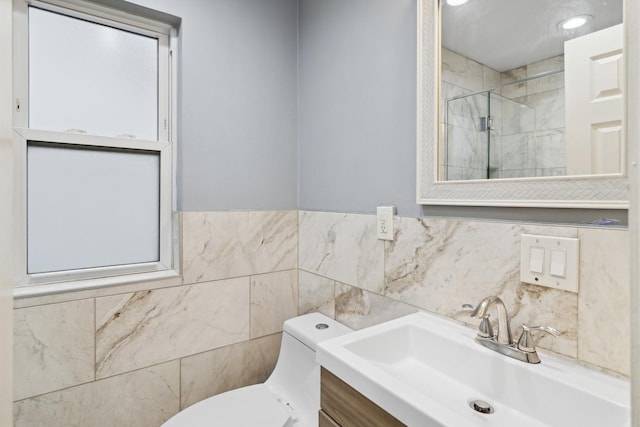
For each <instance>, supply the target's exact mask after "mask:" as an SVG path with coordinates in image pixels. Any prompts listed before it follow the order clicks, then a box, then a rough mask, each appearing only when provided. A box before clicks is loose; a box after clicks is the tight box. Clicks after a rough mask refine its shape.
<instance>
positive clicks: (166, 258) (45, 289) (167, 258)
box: [13, 0, 179, 297]
mask: <svg viewBox="0 0 640 427" xmlns="http://www.w3.org/2000/svg"><path fill="white" fill-rule="evenodd" d="M13 6H14V15H13V28H14V61H13V62H14V63H13V68H14V74H13V75H14V98H15V100H14V102H15V105H14V109H13V111H14V113H13V123H14V150H13V151H14V188H15V191H14V218H15V219H14V221H15V231H14V247H15V252H14V254H15V257H14V267H15V269H14V271H15V275H14V276H15V277H14V296H17V297H20V296H31V295H42V294H51V293H57V292H66V291H71V290H81V289H90V288H95V287H103V286H109V285H115V284H118V285H121V284H126V283H134V282H139V281H141V280H142V281H146V280H155V279H160V278H167V277H176V276H178V271H177V269H178V267H179V263H178V262H177V261H176V260H177V258H178V249H179V248H178V246H177V244H176V242H177V239H174V233H177V231H178V227H177V226H175V224H174V222H175V218H174V212H175V210H176V192H175V169H176V168H175V167H176V162H175V158H176V140H177V133H176V128H177V126H176V116H177V114H176V105H175V99H176V87H177V84H176V81H177V78H176V74H177V73H176V61H175V60H173V58H174V57H175V51H176V46H177V32H176V30H175V29H174V28H173V27H172V26H171V25H168V24H165V23H162V22H158V21H155V20H150V19H147V18H144V17H138V16H134V15H130V14H128V13H126V12H123V11H118V10H115V9H112V8H110V7H106V6H102V5H99V4H96V3H90V2H86V1H82V0H44V1H41V0H14V5H13ZM29 6H33V7H37V8H40V9H44V10H48V11H52V12H58V13H61V14H64V15H67V16H72V17H76V18H80V19H84V20H87V21H91V22H95V23H98V24H106V25H109V26H111V27H114V28H118V29H122V30H126V31H130V32H133V33H137V34H142V35H145V36H149V37H153V38H156V39H157V40H158V140H157V141H155V140H153V141H152V140H143V139H133V138H121V137H109V136H97V135H89V134H84V133H72V132H54V131H48V130H42V129H30V128H29V104H28V103H29V96H28V93H29V92H28V91H29V74H28V73H29V64H28V58H29V55H28V34H29V31H28V8H29ZM29 141H38V142H45V143H48V142H51V143H53V144H72V145H75V146H85V147H87V148H91V147H106V148H116V149H125V150H144V151H147V152H148V151H152V152H157V153H158V154H159V156H160V178H159V179H160V182H159V184H160V209H159V211H160V212H159V213H160V242H159V243H160V253H159V261H157V262H147V263H140V264H129V265H124V266H109V267H97V268H86V269H79V270H66V271H57V272H49V273H38V274H28V273H27V146H28V144H29Z"/></svg>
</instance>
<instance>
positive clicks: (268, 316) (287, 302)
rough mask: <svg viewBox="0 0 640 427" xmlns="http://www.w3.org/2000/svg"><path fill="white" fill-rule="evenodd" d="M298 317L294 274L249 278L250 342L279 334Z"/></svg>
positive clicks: (264, 275)
mask: <svg viewBox="0 0 640 427" xmlns="http://www.w3.org/2000/svg"><path fill="white" fill-rule="evenodd" d="M297 315H298V271H297V270H288V271H279V272H276V273H268V274H260V275H257V276H251V338H257V337H261V336H264V335H269V334H273V333H276V332H281V331H282V325H283V323H284V321H285V320H287V319H290V318H292V317H296V316H297Z"/></svg>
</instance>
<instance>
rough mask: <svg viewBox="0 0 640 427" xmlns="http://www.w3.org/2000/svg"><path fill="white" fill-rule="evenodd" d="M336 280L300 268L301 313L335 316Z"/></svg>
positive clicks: (299, 299)
mask: <svg viewBox="0 0 640 427" xmlns="http://www.w3.org/2000/svg"><path fill="white" fill-rule="evenodd" d="M335 288H336V281H334V280H331V279H327V278H326V277H322V276H318V275H316V274H312V273H309V272H306V271H304V270H300V274H299V284H298V304H299V305H298V311H299V313H300V314H307V313H315V312H318V313H322V314H324V315H325V316H328V317H331V318H332V319H333V318H335Z"/></svg>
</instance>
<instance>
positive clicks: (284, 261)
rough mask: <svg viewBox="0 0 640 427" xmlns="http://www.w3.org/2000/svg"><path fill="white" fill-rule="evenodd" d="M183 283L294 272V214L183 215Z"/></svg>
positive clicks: (295, 215) (295, 261)
mask: <svg viewBox="0 0 640 427" xmlns="http://www.w3.org/2000/svg"><path fill="white" fill-rule="evenodd" d="M182 218H183V247H182V251H183V255H182V256H183V268H184V270H183V275H184V283H196V282H205V281H210V280H219V279H228V278H233V277H240V276H248V275H251V274H262V273H269V272H272V271H280V270H289V269H295V268H297V262H298V259H297V254H298V214H297V212H296V211H273V212H272V211H266V212H185V213H184V214H183V215H182Z"/></svg>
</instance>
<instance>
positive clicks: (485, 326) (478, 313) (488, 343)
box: [462, 296, 560, 363]
mask: <svg viewBox="0 0 640 427" xmlns="http://www.w3.org/2000/svg"><path fill="white" fill-rule="evenodd" d="M493 305H495V306H496V309H497V311H498V332H497V334H494V333H493V328H492V327H491V322H490V320H489V316H490V315H489V313H487V311H488V310H489V308H491V306H493ZM462 307H463V308H465V309H470V310H472V311H471V317H475V318H478V319H482V322H481V323H480V326H479V327H478V335H477V336H476V342H477V343H478V344H480V345H483V346H485V347H487V348H489V349H491V350H494V351H497V352H498V353H500V354H504V355H505V356H509V357H512V358H514V359H518V360H520V361H522V362H527V363H540V357H538V353H537V351H536V347H535V342H534V340H533V336H532V334H531V331H534V330H538V331H544V332H547V333H550V334H552V335H554V336H558V335H560V332H558V330H556V329H554V328H552V327H550V326H527V325H524V324H523V325H522V335H520V338H519V339H518V342H517V343H515V342H514V341H513V338H512V336H511V326H510V325H509V315H508V314H507V308H506V307H505V305H504V302H503V301H502V300H501V299H500V298H498V297H497V296H489V297H486V298H484V299H483V300H482V301H480V304H478V305H477V306H473V305H471V304H464V305H463V306H462Z"/></svg>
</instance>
